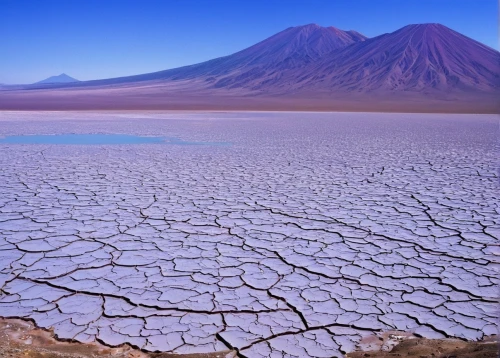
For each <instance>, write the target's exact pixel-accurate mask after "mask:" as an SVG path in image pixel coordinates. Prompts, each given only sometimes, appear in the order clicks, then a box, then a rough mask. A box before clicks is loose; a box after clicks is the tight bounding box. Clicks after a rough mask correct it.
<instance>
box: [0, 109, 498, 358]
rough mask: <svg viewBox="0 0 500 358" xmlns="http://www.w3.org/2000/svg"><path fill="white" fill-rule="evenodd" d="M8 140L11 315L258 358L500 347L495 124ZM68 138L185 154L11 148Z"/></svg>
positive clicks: (363, 118)
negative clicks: (437, 345)
mask: <svg viewBox="0 0 500 358" xmlns="http://www.w3.org/2000/svg"><path fill="white" fill-rule="evenodd" d="M0 133H1V134H2V136H3V137H4V138H0V150H1V152H2V156H1V157H0V166H1V167H2V170H1V171H0V311H1V312H2V316H4V317H11V318H12V317H17V318H23V319H29V320H32V321H34V322H35V323H36V324H37V325H38V326H40V327H44V328H50V327H52V328H53V329H54V333H55V334H56V335H57V337H58V338H60V339H70V340H76V341H80V342H93V341H99V342H101V343H103V344H105V345H109V346H117V345H121V344H130V345H131V346H133V347H136V348H140V349H143V350H145V351H151V352H154V351H161V352H173V353H203V352H206V353H209V352H216V351H225V350H234V351H236V352H238V354H239V356H241V357H252V358H253V357H301V358H303V357H337V356H338V357H340V356H342V355H343V354H345V353H346V352H352V351H355V350H357V349H369V348H370V347H369V345H370V344H369V343H366V342H370V338H371V337H376V336H377V335H381V334H383V332H385V331H393V330H397V331H405V332H410V333H413V334H415V335H418V336H423V337H427V338H445V337H456V338H461V339H466V340H479V339H482V338H484V337H486V336H489V335H493V334H496V333H497V330H496V322H497V321H496V320H497V314H498V306H497V302H498V279H497V276H496V272H497V269H498V264H497V263H496V262H497V261H498V260H497V258H498V254H499V251H498V237H499V234H500V231H499V215H498V211H499V207H498V202H499V200H498V171H497V168H498V167H497V164H498V139H497V138H498V118H497V117H496V116H494V115H457V114H453V115H451V114H449V115H446V114H398V113H391V114H384V113H312V112H309V113H308V112H303V113H292V112H288V113H287V112H281V113H272V112H1V113H0ZM69 133H72V134H101V135H106V134H123V135H126V134H133V135H142V136H146V137H150V136H154V137H162V138H163V137H165V138H176V140H168V141H166V142H164V143H149V144H148V143H143V144H109V145H107V144H93V145H85V144H84V145H65V144H16V143H9V142H5V139H6V138H9V137H11V136H16V135H55V134H69ZM2 139H3V141H2Z"/></svg>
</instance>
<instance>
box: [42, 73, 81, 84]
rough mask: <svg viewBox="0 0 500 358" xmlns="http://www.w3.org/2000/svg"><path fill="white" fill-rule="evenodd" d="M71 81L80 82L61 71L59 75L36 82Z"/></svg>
mask: <svg viewBox="0 0 500 358" xmlns="http://www.w3.org/2000/svg"><path fill="white" fill-rule="evenodd" d="M70 82H80V81H78V80H77V79H75V78H73V77H70V76H68V75H67V74H65V73H61V74H60V75H59V76H51V77H49V78H46V79H44V80H43V81H40V82H36V83H35V84H49V83H70Z"/></svg>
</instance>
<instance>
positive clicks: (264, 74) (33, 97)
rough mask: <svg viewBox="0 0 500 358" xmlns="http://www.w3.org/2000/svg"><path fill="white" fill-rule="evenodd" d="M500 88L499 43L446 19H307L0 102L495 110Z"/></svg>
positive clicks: (17, 91)
mask: <svg viewBox="0 0 500 358" xmlns="http://www.w3.org/2000/svg"><path fill="white" fill-rule="evenodd" d="M9 91H10V92H9ZM499 96H500V53H499V52H498V51H496V50H494V49H492V48H490V47H488V46H486V45H483V44H481V43H479V42H477V41H475V40H473V39H470V38H468V37H466V36H464V35H462V34H460V33H458V32H456V31H454V30H452V29H449V28H447V27H446V26H443V25H440V24H435V23H430V24H411V25H407V26H404V27H402V28H400V29H398V30H396V31H394V32H391V33H386V34H382V35H379V36H375V37H372V38H367V37H366V36H364V35H362V34H359V33H357V32H356V31H354V30H348V31H343V30H339V29H337V28H335V27H321V26H319V25H316V24H308V25H304V26H296V27H289V28H287V29H285V30H283V31H281V32H279V33H277V34H275V35H273V36H270V37H269V38H267V39H265V40H263V41H261V42H259V43H257V44H255V45H253V46H250V47H248V48H246V49H243V50H241V51H238V52H236V53H234V54H231V55H228V56H223V57H220V58H216V59H213V60H209V61H206V62H202V63H199V64H193V65H189V66H184V67H179V68H174V69H168V70H164V71H158V72H153V73H147V74H142V75H135V76H127V77H119V78H113V79H103V80H93V81H82V82H74V83H59V84H41V85H40V84H36V85H30V86H24V87H22V86H16V87H15V88H13V87H10V88H5V87H3V88H2V89H1V90H0V109H1V108H9V109H12V108H17V107H18V106H22V107H29V106H30V103H29V101H34V103H35V107H34V108H42V107H43V108H57V107H58V106H60V107H64V108H66V107H71V108H106V109H112V108H116V109H120V108H153V109H162V108H168V109H190V108H196V109H207V108H209V109H216V108H220V109H237V108H241V109H252V110H255V109H259V108H261V109H262V108H268V109H272V110H274V109H276V110H278V109H279V110H285V109H287V108H289V109H293V110H295V109H311V110H314V109H321V110H327V109H331V110H342V109H346V110H355V109H356V108H358V109H359V110H361V109H362V110H370V108H372V109H373V110H374V111H379V110H384V111H387V110H389V111H393V110H394V109H396V108H397V109H398V110H402V111H405V110H409V111H419V110H420V109H419V108H420V107H419V106H421V105H425V108H427V109H424V111H428V110H433V111H441V110H443V111H451V112H455V111H456V109H455V108H459V110H460V111H467V110H468V109H467V108H470V110H471V111H472V110H474V111H479V112H484V111H486V112H487V113H490V112H491V111H497V109H498V110H500V104H499V103H498V102H499V101H498V100H497V98H498V97H499ZM42 97H43V98H44V101H45V102H43V103H42V100H41V99H39V98H42ZM9 101H10V102H9ZM228 101H229V102H231V101H232V103H229V102H228ZM382 103H385V104H383V105H382ZM483 103H484V105H483ZM391 106H392V107H391ZM30 108H32V107H30Z"/></svg>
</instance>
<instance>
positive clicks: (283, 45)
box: [77, 24, 366, 88]
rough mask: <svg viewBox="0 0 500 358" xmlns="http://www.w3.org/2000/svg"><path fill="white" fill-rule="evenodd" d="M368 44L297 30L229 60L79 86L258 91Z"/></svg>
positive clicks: (346, 35)
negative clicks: (196, 82) (179, 84)
mask: <svg viewBox="0 0 500 358" xmlns="http://www.w3.org/2000/svg"><path fill="white" fill-rule="evenodd" d="M364 40H366V37H365V36H363V35H362V34H360V33H358V32H356V31H342V30H339V29H337V28H335V27H321V26H319V25H316V24H309V25H304V26H296V27H290V28H288V29H286V30H283V31H281V32H279V33H277V34H276V35H273V36H271V37H269V38H267V39H265V40H263V41H261V42H259V43H257V44H255V45H253V46H251V47H248V48H246V49H244V50H242V51H239V52H236V53H234V54H232V55H229V56H225V57H220V58H216V59H213V60H210V61H206V62H202V63H199V64H195V65H190V66H184V67H179V68H174V69H170V70H164V71H159V72H153V73H146V74H142V75H135V76H127V77H120V78H111V79H103V80H95V81H86V82H80V83H79V84H77V86H99V85H116V84H126V83H138V82H144V81H179V80H192V79H202V80H203V82H204V83H205V84H206V86H212V87H216V88H220V87H229V88H231V87H256V86H257V85H258V84H259V80H262V81H267V82H269V79H270V78H273V77H274V78H279V77H281V75H282V73H283V72H285V71H288V70H291V69H296V68H303V67H305V66H307V65H308V64H311V63H314V62H315V61H318V60H319V59H321V58H323V57H324V56H325V55H326V54H329V53H332V52H335V51H337V50H339V49H342V48H344V47H346V46H348V45H351V44H353V43H357V42H360V41H364ZM252 81H256V82H257V83H252Z"/></svg>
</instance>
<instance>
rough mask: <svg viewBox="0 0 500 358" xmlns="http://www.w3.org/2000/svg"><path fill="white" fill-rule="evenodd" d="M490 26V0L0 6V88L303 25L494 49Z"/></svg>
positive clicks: (83, 0) (177, 61) (216, 51)
mask: <svg viewBox="0 0 500 358" xmlns="http://www.w3.org/2000/svg"><path fill="white" fill-rule="evenodd" d="M497 21H498V2H497V0H251V1H250V0H248V1H247V0H142V1H139V0H137V1H136V0H0V48H1V52H0V83H31V82H36V81H39V80H42V79H44V78H46V77H49V76H52V75H58V74H60V73H63V72H64V73H67V74H68V75H70V76H73V77H75V78H77V79H79V80H90V79H98V78H110V77H118V76H125V75H132V74H139V73H147V72H153V71H159V70H164V69H168V68H173V67H178V66H182V65H188V64H193V63H197V62H201V61H205V60H209V59H212V58H215V57H220V56H225V55H228V54H231V53H233V52H236V51H239V50H241V49H243V48H245V47H248V46H250V45H252V44H254V43H256V42H259V41H261V40H263V39H264V38H266V37H269V36H271V35H273V34H275V33H277V32H279V31H281V30H283V29H285V28H287V27H290V26H297V25H304V24H308V23H317V24H319V25H322V26H335V27H338V28H340V29H343V30H357V31H359V32H361V33H363V34H365V35H366V36H369V37H373V36H377V35H380V34H382V33H386V32H392V31H395V30H397V29H398V28H400V27H403V26H405V25H407V24H411V23H426V22H438V23H441V24H443V25H446V26H448V27H450V28H452V29H454V30H456V31H459V32H461V33H463V34H465V35H467V36H469V37H471V38H473V39H475V40H478V41H480V42H482V43H485V44H486V45H488V46H490V47H493V48H495V49H498V48H499V45H498V29H497V26H498V25H497Z"/></svg>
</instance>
